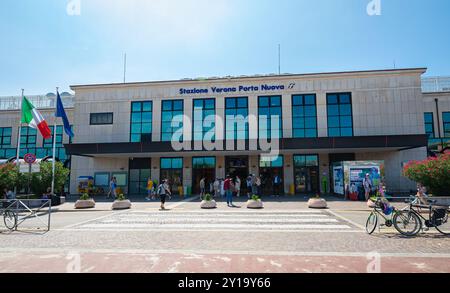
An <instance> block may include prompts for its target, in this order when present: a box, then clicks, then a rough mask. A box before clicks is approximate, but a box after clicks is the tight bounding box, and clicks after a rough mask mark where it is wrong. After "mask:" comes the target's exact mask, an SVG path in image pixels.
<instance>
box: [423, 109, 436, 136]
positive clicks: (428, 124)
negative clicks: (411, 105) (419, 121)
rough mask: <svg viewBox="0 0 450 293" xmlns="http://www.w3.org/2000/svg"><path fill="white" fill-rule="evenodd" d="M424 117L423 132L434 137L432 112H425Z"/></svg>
mask: <svg viewBox="0 0 450 293" xmlns="http://www.w3.org/2000/svg"><path fill="white" fill-rule="evenodd" d="M424 118H425V133H426V134H427V135H428V138H435V135H434V115H433V113H425V114H424Z"/></svg>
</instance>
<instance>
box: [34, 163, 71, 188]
mask: <svg viewBox="0 0 450 293" xmlns="http://www.w3.org/2000/svg"><path fill="white" fill-rule="evenodd" d="M69 174H70V170H69V169H67V168H64V165H63V163H61V162H56V163H55V193H60V192H61V191H63V190H64V184H65V183H66V181H67V178H68V176H69ZM51 186H52V163H51V162H44V163H41V172H39V173H34V174H33V175H32V178H31V189H32V190H33V192H34V193H36V194H37V195H42V194H44V193H46V192H47V188H49V187H51Z"/></svg>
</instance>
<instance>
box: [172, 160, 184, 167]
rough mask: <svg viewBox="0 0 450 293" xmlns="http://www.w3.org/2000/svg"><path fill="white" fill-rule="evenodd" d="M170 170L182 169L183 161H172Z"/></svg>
mask: <svg viewBox="0 0 450 293" xmlns="http://www.w3.org/2000/svg"><path fill="white" fill-rule="evenodd" d="M172 168H173V169H182V168H183V159H182V158H177V159H173V161H172Z"/></svg>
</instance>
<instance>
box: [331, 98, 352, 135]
mask: <svg viewBox="0 0 450 293" xmlns="http://www.w3.org/2000/svg"><path fill="white" fill-rule="evenodd" d="M327 110H328V112H327V113H328V136H330V137H340V136H353V114H352V113H353V111H352V97H351V94H350V93H338V94H327Z"/></svg>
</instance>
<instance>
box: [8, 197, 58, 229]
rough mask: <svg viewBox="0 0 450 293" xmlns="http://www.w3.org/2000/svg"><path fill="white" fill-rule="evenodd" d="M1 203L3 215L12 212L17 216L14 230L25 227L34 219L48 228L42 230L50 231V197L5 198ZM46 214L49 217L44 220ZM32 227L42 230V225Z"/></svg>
mask: <svg viewBox="0 0 450 293" xmlns="http://www.w3.org/2000/svg"><path fill="white" fill-rule="evenodd" d="M0 203H1V206H0V210H1V214H2V215H5V214H6V213H7V212H10V213H13V214H14V215H15V216H16V219H17V224H16V225H15V228H14V229H13V230H14V231H18V230H19V228H20V227H25V226H26V224H27V223H30V222H31V221H32V220H35V222H37V223H40V224H41V225H42V227H45V228H46V230H41V231H47V232H48V231H50V223H51V214H52V201H51V200H50V199H4V200H0ZM44 215H48V219H46V220H43V219H42V216H44ZM28 226H32V225H28ZM27 228H30V227H27ZM31 228H35V229H39V230H40V228H41V227H31ZM31 228H30V229H31Z"/></svg>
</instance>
